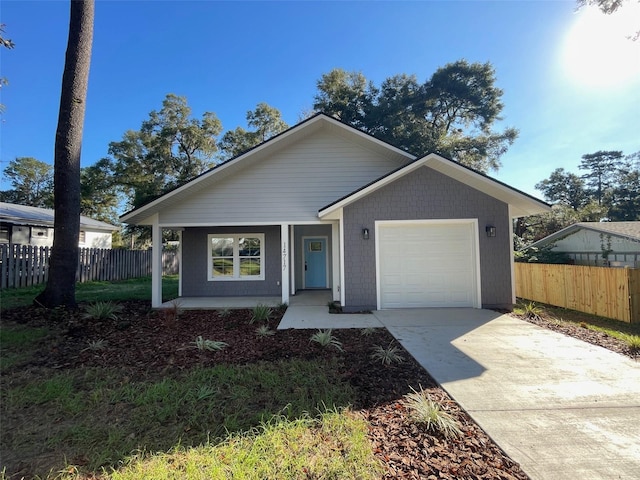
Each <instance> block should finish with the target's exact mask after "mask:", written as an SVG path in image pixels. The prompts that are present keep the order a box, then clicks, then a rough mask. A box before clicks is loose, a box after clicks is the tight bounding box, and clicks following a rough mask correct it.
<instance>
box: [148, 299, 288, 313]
mask: <svg viewBox="0 0 640 480" xmlns="http://www.w3.org/2000/svg"><path fill="white" fill-rule="evenodd" d="M174 302H177V303H178V305H179V306H180V308H181V309H182V310H224V309H230V310H233V309H238V308H253V307H255V306H256V305H259V304H260V305H267V306H269V307H276V306H278V305H279V304H280V302H282V297H279V296H278V297H272V296H271V297H180V298H176V299H175V300H170V301H168V302H164V303H163V304H162V305H160V308H171V307H173V305H174Z"/></svg>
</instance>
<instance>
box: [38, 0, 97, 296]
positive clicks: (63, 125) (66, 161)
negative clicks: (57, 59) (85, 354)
mask: <svg viewBox="0 0 640 480" xmlns="http://www.w3.org/2000/svg"><path fill="white" fill-rule="evenodd" d="M94 9H95V5H94V0H72V1H71V18H70V21H69V40H68V43H67V53H66V58H65V64H64V73H63V74H62V93H61V96H60V112H59V115H58V128H57V130H56V141H55V159H54V187H53V195H54V209H55V221H54V237H53V248H52V250H51V258H50V260H49V277H48V281H47V285H46V287H45V289H44V291H43V292H42V293H41V294H40V295H38V297H37V298H36V299H35V303H36V304H38V305H44V306H45V307H49V308H53V307H57V306H68V307H72V306H75V305H76V298H75V297H76V270H77V268H78V241H79V236H80V150H81V146H82V127H83V125H84V113H85V104H86V98H87V85H88V82H89V66H90V63H91V44H92V41H93V17H94Z"/></svg>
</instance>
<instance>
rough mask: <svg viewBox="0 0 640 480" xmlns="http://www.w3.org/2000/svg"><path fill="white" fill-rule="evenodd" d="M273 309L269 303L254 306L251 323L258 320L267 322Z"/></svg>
mask: <svg viewBox="0 0 640 480" xmlns="http://www.w3.org/2000/svg"><path fill="white" fill-rule="evenodd" d="M272 313H273V311H272V310H271V308H270V307H269V306H268V305H262V304H261V303H259V304H258V305H256V306H255V307H253V315H252V316H251V320H250V323H254V322H256V321H258V322H266V321H267V320H269V317H270V316H271V314H272Z"/></svg>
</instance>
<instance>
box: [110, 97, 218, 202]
mask: <svg viewBox="0 0 640 480" xmlns="http://www.w3.org/2000/svg"><path fill="white" fill-rule="evenodd" d="M221 130H222V126H221V124H220V121H219V120H218V118H217V117H216V115H215V114H214V113H211V112H205V113H204V114H203V116H202V119H201V120H198V119H195V118H192V117H191V108H190V107H189V106H188V105H187V100H186V98H184V97H180V96H177V95H173V94H169V95H167V96H166V98H165V99H164V101H163V102H162V109H161V110H160V111H155V110H154V111H152V112H151V113H150V114H149V119H148V120H146V121H144V122H142V126H141V128H140V130H138V131H134V130H129V131H128V132H126V133H125V134H124V136H123V138H122V140H121V141H119V142H111V143H110V144H109V154H110V155H111V156H112V157H113V159H114V166H113V170H114V177H115V181H116V183H117V184H118V185H119V186H120V188H121V190H122V191H123V193H124V194H125V195H126V196H127V197H128V199H127V203H128V206H129V207H139V206H141V205H142V204H144V203H146V202H148V201H149V200H151V199H153V198H155V197H157V196H159V195H161V194H163V193H165V192H167V191H169V190H171V189H172V188H175V187H177V186H179V185H181V184H183V183H185V182H187V181H189V180H191V179H192V178H194V177H196V176H198V175H200V174H201V173H203V172H204V171H206V170H208V169H209V168H211V167H212V166H213V165H214V164H215V162H214V156H215V153H216V152H217V146H216V139H217V136H218V135H219V134H220V131H221Z"/></svg>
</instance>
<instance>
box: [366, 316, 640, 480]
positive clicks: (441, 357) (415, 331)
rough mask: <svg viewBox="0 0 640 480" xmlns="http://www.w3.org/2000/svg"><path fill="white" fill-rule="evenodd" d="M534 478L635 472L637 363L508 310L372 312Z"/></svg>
mask: <svg viewBox="0 0 640 480" xmlns="http://www.w3.org/2000/svg"><path fill="white" fill-rule="evenodd" d="M374 315H375V316H376V317H378V318H379V319H380V320H381V322H382V323H383V324H384V325H385V326H386V327H387V328H388V330H389V331H390V332H391V333H392V334H393V335H394V336H395V337H396V338H397V339H398V341H399V342H400V343H401V344H402V345H403V346H404V347H405V348H406V349H407V350H408V351H409V353H411V355H412V356H413V357H415V358H416V360H417V361H418V362H419V363H420V364H421V365H422V366H423V367H424V368H425V369H426V370H427V371H428V372H429V374H431V376H432V377H433V378H434V379H435V380H436V381H437V382H438V383H439V384H440V385H442V387H443V388H444V389H445V390H447V391H448V392H449V394H451V396H452V397H453V398H454V399H455V400H456V401H457V402H458V403H459V404H460V405H461V406H462V408H464V409H465V410H466V411H467V412H468V413H469V414H470V415H471V416H472V417H473V419H474V420H475V421H476V422H477V423H478V424H479V425H480V426H481V427H482V428H483V429H484V430H485V431H486V432H487V433H488V434H489V435H490V436H491V437H492V438H493V439H494V440H495V441H496V442H497V443H498V445H500V447H501V448H502V449H503V450H504V451H505V452H506V453H507V454H508V455H509V456H510V457H511V458H513V459H514V460H515V461H516V462H518V463H519V464H520V465H521V466H522V468H523V469H524V470H525V472H527V474H528V475H529V476H530V477H531V478H532V479H534V480H539V479H543V480H546V479H549V480H551V479H553V480H556V479H558V480H561V479H575V478H589V479H611V478H616V479H637V478H640V428H638V425H640V363H639V362H635V361H633V360H631V359H629V358H627V357H625V356H622V355H619V354H617V353H614V352H611V351H609V350H606V349H604V348H601V347H597V346H594V345H591V344H588V343H585V342H582V341H580V340H576V339H574V338H571V337H567V336H564V335H562V334H559V333H556V332H552V331H550V330H547V329H544V328H540V327H537V326H535V325H532V324H530V323H528V322H524V321H521V320H518V319H516V318H514V317H511V316H509V315H501V314H499V313H496V312H492V311H487V310H475V309H450V310H449V309H420V310H399V311H395V310H394V311H383V312H374Z"/></svg>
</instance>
